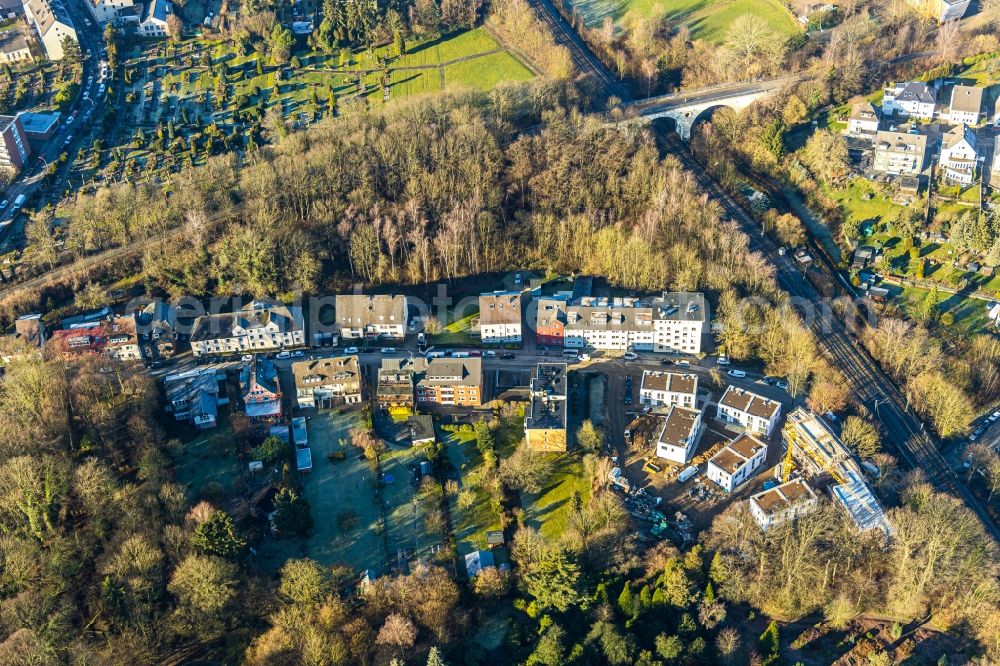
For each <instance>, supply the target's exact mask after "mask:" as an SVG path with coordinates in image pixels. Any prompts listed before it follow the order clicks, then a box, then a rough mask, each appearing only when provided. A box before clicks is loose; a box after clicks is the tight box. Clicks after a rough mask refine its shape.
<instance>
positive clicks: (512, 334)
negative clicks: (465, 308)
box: [479, 291, 521, 345]
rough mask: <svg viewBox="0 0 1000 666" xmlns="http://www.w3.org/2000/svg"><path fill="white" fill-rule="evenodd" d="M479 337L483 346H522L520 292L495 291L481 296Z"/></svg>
mask: <svg viewBox="0 0 1000 666" xmlns="http://www.w3.org/2000/svg"><path fill="white" fill-rule="evenodd" d="M479 337H480V340H482V342H483V344H491V345H493V344H508V343H510V344H520V342H521V293H520V292H517V291H494V292H492V293H489V294H480V296H479Z"/></svg>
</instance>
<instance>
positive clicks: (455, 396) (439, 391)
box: [416, 358, 483, 407]
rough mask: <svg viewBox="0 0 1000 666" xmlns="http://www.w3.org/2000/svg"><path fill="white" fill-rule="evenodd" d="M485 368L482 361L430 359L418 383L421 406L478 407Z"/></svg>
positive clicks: (418, 402)
mask: <svg viewBox="0 0 1000 666" xmlns="http://www.w3.org/2000/svg"><path fill="white" fill-rule="evenodd" d="M482 386H483V368H482V360H481V359H479V358H431V359H427V366H426V369H425V370H424V373H423V376H422V377H419V378H418V379H417V385H416V394H417V404H418V405H449V406H450V405H454V406H458V407H478V406H479V405H480V404H482Z"/></svg>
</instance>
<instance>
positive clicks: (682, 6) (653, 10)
mask: <svg viewBox="0 0 1000 666" xmlns="http://www.w3.org/2000/svg"><path fill="white" fill-rule="evenodd" d="M569 5H571V6H572V7H574V8H575V9H576V10H577V11H578V12H579V13H580V15H581V16H582V17H583V19H584V21H585V22H586V24H587V25H588V26H589V27H592V28H593V27H599V26H601V25H602V24H603V23H604V19H605V17H609V16H610V17H611V18H612V19H613V20H614V21H615V22H616V23H618V24H619V25H621V24H622V23H623V21H624V19H625V16H626V15H627V14H629V13H634V14H635V15H637V16H641V17H655V16H664V17H666V19H667V20H669V21H670V22H673V23H683V24H685V25H687V26H688V27H689V28H690V29H691V34H692V36H693V37H695V38H696V39H707V40H709V41H712V42H722V41H723V40H724V39H725V37H726V31H728V30H729V26H731V25H732V24H733V21H735V20H736V19H737V18H739V17H740V16H742V15H743V14H755V15H757V16H759V17H761V18H762V19H764V20H765V21H766V22H767V23H768V25H770V26H771V28H772V29H773V30H774V31H775V32H776V33H778V34H780V35H782V36H785V37H791V36H792V35H795V34H798V33H799V32H801V28H800V27H799V24H798V23H797V22H796V21H795V19H794V17H792V15H791V13H790V12H789V11H788V10H787V9H786V8H785V6H784V5H783V4H782V3H781V2H780V1H779V0H569Z"/></svg>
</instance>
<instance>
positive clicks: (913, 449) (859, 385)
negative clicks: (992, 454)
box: [667, 137, 1000, 542]
mask: <svg viewBox="0 0 1000 666" xmlns="http://www.w3.org/2000/svg"><path fill="white" fill-rule="evenodd" d="M667 141H668V144H669V146H670V148H671V150H672V151H673V152H674V154H676V155H677V157H678V158H679V159H680V160H681V162H682V163H683V164H684V166H685V167H687V168H688V169H689V170H690V171H691V173H692V174H693V175H694V176H695V178H696V179H697V180H698V182H699V184H700V185H701V187H702V188H703V189H704V190H705V191H706V192H707V193H708V194H709V196H711V197H712V198H713V199H715V200H716V201H718V202H719V203H720V204H721V205H722V206H723V208H724V209H725V211H726V213H728V214H729V216H730V217H732V219H733V220H735V221H737V222H738V223H739V224H740V225H741V226H742V227H743V230H744V231H745V232H746V234H747V235H748V236H749V237H750V248H751V249H752V250H755V251H758V252H761V253H762V254H763V255H765V256H766V257H767V258H768V259H769V260H770V261H771V263H772V264H773V265H774V266H775V268H776V278H777V281H778V284H779V286H780V287H781V288H782V289H784V290H785V291H787V292H788V293H789V294H791V295H792V296H795V297H798V298H799V299H801V301H803V302H808V303H811V304H813V305H816V304H819V303H821V302H823V300H824V299H823V297H822V296H821V295H820V294H819V293H818V292H817V291H816V289H815V288H814V287H813V286H812V284H811V283H809V282H808V280H806V278H805V276H804V275H802V273H801V272H799V270H798V269H797V268H796V267H795V266H794V265H793V264H792V261H791V259H790V258H789V257H788V256H787V255H782V254H780V253H779V248H778V246H777V245H776V244H775V243H773V242H772V241H771V240H770V238H768V237H767V236H766V235H765V234H764V233H763V231H762V230H761V228H760V227H759V226H758V225H757V223H756V222H755V221H754V220H753V218H751V217H750V215H749V214H748V213H747V212H746V211H745V210H744V209H743V208H742V207H741V206H740V205H739V204H737V202H736V201H735V200H734V198H733V197H732V196H731V195H730V194H729V193H728V192H726V191H725V190H723V189H722V187H720V186H719V184H718V183H716V182H715V181H714V180H713V179H712V178H711V177H710V176H709V175H708V174H707V172H706V171H705V169H704V168H703V167H702V166H701V165H700V164H699V163H698V162H697V160H695V158H694V157H693V156H692V155H691V153H690V152H689V151H688V150H687V146H685V145H684V144H683V143H682V142H681V140H680V139H679V138H677V137H672V138H668V140H667ZM835 279H842V278H840V276H839V275H838V276H835ZM810 323H811V327H812V329H813V331H814V333H815V334H816V337H817V340H818V341H819V343H820V347H821V349H822V350H823V352H825V353H826V355H827V356H828V357H829V358H830V360H831V361H832V362H833V363H834V365H836V367H837V368H838V369H840V370H841V371H842V372H843V373H844V375H845V376H846V377H847V380H848V382H849V383H850V385H851V389H852V390H853V391H854V394H855V396H856V398H857V399H858V400H859V401H860V402H861V403H863V404H864V405H865V406H866V407H867V408H868V409H869V410H870V411H871V413H872V414H875V416H876V418H877V419H878V420H879V421H880V422H881V424H882V426H883V427H884V429H885V431H886V433H887V434H888V436H889V441H890V442H891V443H892V444H893V445H894V446H895V448H896V450H897V451H898V453H899V455H900V457H902V459H903V461H904V462H905V463H907V464H908V465H909V466H910V467H914V468H917V467H919V468H920V469H923V470H924V472H925V473H926V476H927V479H928V480H929V481H930V482H931V483H932V484H933V485H934V486H935V487H936V488H937V489H938V490H941V491H945V492H948V493H950V494H952V495H955V496H956V497H959V498H961V499H962V500H963V501H964V502H965V503H966V505H968V506H969V508H970V509H972V511H973V512H974V513H975V514H976V515H977V516H978V517H979V519H980V520H981V522H982V523H983V526H984V527H985V528H986V530H987V532H988V533H989V534H990V535H991V536H992V537H993V539H994V540H996V541H997V542H1000V529H998V528H997V526H996V525H995V524H994V523H993V521H992V520H990V518H989V515H988V514H987V513H986V510H985V508H984V507H983V505H982V504H981V503H980V501H979V500H978V499H977V498H976V497H975V496H974V495H973V494H972V492H971V491H970V490H969V488H968V487H967V486H966V485H965V484H964V483H962V482H961V481H960V480H959V479H958V477H957V476H956V475H955V473H954V472H953V470H952V469H951V468H950V467H949V465H948V464H947V462H946V461H945V459H944V456H943V455H942V454H941V452H940V451H939V450H938V448H937V446H936V445H935V443H934V442H933V441H932V440H931V438H930V437H929V436H928V434H927V433H926V432H925V430H924V425H923V423H921V422H920V420H919V419H918V418H917V417H916V415H915V414H914V413H913V412H912V410H911V409H910V408H909V403H908V401H907V400H906V398H905V396H903V394H902V393H901V392H900V391H899V389H898V388H897V387H896V385H895V383H894V382H893V381H892V380H891V379H889V377H888V376H886V375H885V374H884V373H883V372H882V370H881V369H880V368H879V367H878V365H877V364H876V363H875V362H874V360H872V358H871V357H870V356H869V355H868V353H867V352H866V351H865V350H864V349H863V348H862V346H861V343H860V341H859V340H858V339H857V338H856V337H855V336H854V334H853V333H851V332H849V331H848V330H847V328H846V327H845V325H844V323H843V322H841V321H839V320H838V319H837V317H836V316H833V315H832V313H830V312H827V313H825V315H821V316H817V317H813V318H811V322H810Z"/></svg>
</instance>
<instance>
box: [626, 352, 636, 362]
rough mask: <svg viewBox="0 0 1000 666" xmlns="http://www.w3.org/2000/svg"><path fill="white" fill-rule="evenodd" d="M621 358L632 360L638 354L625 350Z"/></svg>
mask: <svg viewBox="0 0 1000 666" xmlns="http://www.w3.org/2000/svg"><path fill="white" fill-rule="evenodd" d="M622 358H623V359H625V360H626V361H634V360H635V359H637V358H639V355H638V354H636V353H635V352H625V353H624V354H623V355H622Z"/></svg>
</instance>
